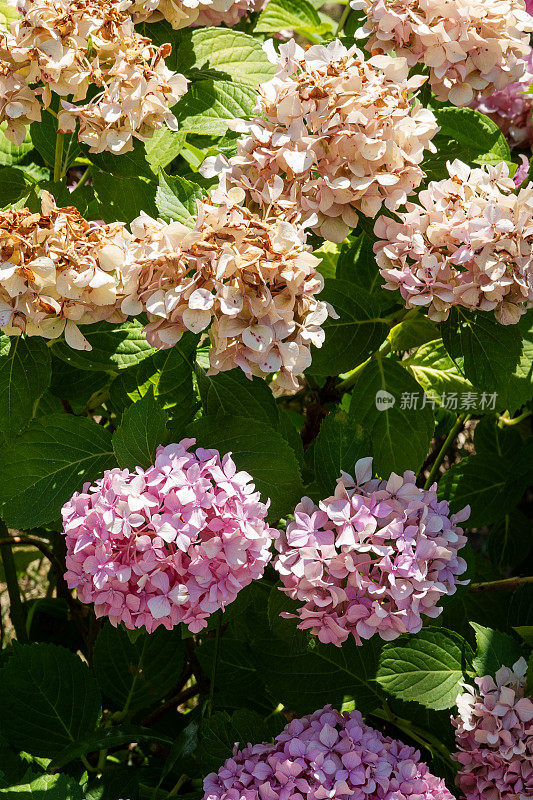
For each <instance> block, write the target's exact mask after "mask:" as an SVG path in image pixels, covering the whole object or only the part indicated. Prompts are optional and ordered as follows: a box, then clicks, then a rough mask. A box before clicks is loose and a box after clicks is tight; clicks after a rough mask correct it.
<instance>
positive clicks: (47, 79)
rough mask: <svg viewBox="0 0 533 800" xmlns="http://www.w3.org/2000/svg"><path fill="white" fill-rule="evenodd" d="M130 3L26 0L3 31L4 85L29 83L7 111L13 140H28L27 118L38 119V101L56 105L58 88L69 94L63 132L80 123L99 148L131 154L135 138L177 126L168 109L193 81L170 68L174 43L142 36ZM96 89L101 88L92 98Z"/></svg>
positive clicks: (64, 103)
mask: <svg viewBox="0 0 533 800" xmlns="http://www.w3.org/2000/svg"><path fill="white" fill-rule="evenodd" d="M124 6H125V4H124V3H122V2H120V0H114V1H112V2H109V0H19V2H18V5H17V8H18V10H19V12H20V13H21V15H22V17H21V19H17V20H15V21H13V22H12V24H11V27H10V30H9V31H6V32H3V33H0V58H1V59H2V62H3V70H4V72H6V70H7V75H6V77H5V78H4V80H5V81H7V84H8V85H7V87H4V88H7V89H8V90H9V89H10V88H11V91H13V88H12V87H11V84H13V82H14V81H18V80H22V81H24V82H25V83H26V88H24V87H23V86H21V87H16V89H17V91H16V93H15V96H14V98H13V99H12V100H10V102H9V103H8V104H6V105H5V106H4V108H3V115H2V116H0V121H2V119H4V118H5V119H7V121H8V129H7V134H8V135H9V136H11V138H12V140H13V141H15V142H16V143H18V144H19V143H20V142H21V141H22V139H23V138H24V132H25V125H26V123H27V121H31V120H33V119H35V118H38V117H37V113H38V110H37V109H38V105H39V103H40V104H42V106H43V107H44V108H48V107H49V105H50V103H51V101H52V93H54V94H57V95H59V96H60V98H62V99H61V109H60V113H59V122H58V124H59V130H60V131H63V132H70V131H73V130H74V129H75V127H76V121H79V126H80V127H79V133H78V138H79V140H80V141H81V142H83V143H85V144H87V145H89V147H90V150H91V152H94V153H99V152H102V151H104V150H110V151H111V152H113V153H124V152H127V151H128V150H132V149H133V139H134V138H137V139H141V140H143V141H144V140H146V139H148V138H149V137H150V136H151V135H152V134H153V132H154V131H155V130H157V129H159V128H161V127H162V126H163V125H165V124H166V125H168V127H170V128H171V129H172V130H176V129H177V122H176V118H175V117H174V115H173V114H172V112H171V111H170V110H169V109H170V107H171V106H173V105H175V104H176V103H177V102H178V100H179V99H180V97H181V96H182V95H183V94H185V92H186V90H187V80H186V79H185V78H184V77H183V75H180V74H179V73H175V72H171V71H170V70H169V69H168V68H167V67H166V66H165V62H164V58H165V57H166V56H168V55H169V53H170V50H171V48H170V45H168V44H165V45H163V46H162V47H155V46H154V45H153V44H152V43H151V41H150V40H149V39H147V38H146V37H143V36H141V35H140V34H139V33H138V32H137V31H136V30H135V28H134V26H133V21H132V19H131V17H130V15H129V14H128V13H127V11H125V10H124ZM1 83H2V81H1V80H0V85H1ZM91 87H96V93H95V94H94V96H92V97H91V99H90V100H88V101H87V100H86V98H87V93H88V91H89V89H90V88H91ZM67 96H72V102H70V101H67V100H66V99H65V98H66V97H67ZM83 101H86V102H83ZM0 109H2V105H0Z"/></svg>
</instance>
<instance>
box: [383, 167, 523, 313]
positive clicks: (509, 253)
mask: <svg viewBox="0 0 533 800" xmlns="http://www.w3.org/2000/svg"><path fill="white" fill-rule="evenodd" d="M447 167H448V173H449V176H450V177H449V178H446V179H445V180H442V181H432V182H431V183H430V184H429V186H428V188H427V189H425V190H424V191H422V192H420V195H419V202H418V203H407V210H406V211H405V212H402V213H398V214H397V216H398V218H399V220H398V221H396V220H394V219H391V218H390V217H385V216H381V217H380V218H379V219H378V220H377V222H376V225H375V227H374V232H375V234H376V236H377V237H378V239H379V241H378V242H376V244H375V245H374V251H375V253H376V261H377V263H378V266H379V268H380V272H381V275H382V276H383V277H384V278H385V280H386V284H385V288H386V289H399V290H400V292H401V295H402V297H403V299H404V300H405V303H406V306H407V308H413V307H415V306H427V308H428V316H429V317H430V318H431V319H434V320H437V321H439V320H444V319H446V318H447V317H448V315H449V312H450V309H451V308H452V307H453V306H461V307H463V308H468V309H470V310H475V309H480V310H482V311H494V313H495V315H496V318H497V319H498V321H499V322H501V323H502V324H503V325H511V324H514V323H517V322H518V321H519V319H520V317H521V315H522V314H523V313H524V312H525V311H526V309H527V308H528V307H529V306H531V304H532V303H533V183H528V184H527V185H526V186H524V187H523V188H521V189H519V190H518V191H515V184H514V181H513V179H512V178H511V177H509V168H508V166H507V164H505V163H501V164H498V165H496V166H484V167H478V168H476V169H472V168H471V167H469V166H467V165H466V164H463V163H462V162H461V161H458V160H456V161H454V162H453V163H452V164H450V163H448V165H447Z"/></svg>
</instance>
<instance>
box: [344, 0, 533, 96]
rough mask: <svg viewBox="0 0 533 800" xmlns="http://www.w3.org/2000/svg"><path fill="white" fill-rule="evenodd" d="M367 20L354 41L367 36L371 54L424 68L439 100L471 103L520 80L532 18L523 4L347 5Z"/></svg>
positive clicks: (375, 1) (361, 1) (402, 0)
mask: <svg viewBox="0 0 533 800" xmlns="http://www.w3.org/2000/svg"><path fill="white" fill-rule="evenodd" d="M350 5H351V7H352V8H354V9H356V10H363V11H364V12H365V14H366V15H367V19H366V21H365V24H364V25H363V27H361V28H360V29H359V30H358V31H357V33H356V37H358V38H366V37H367V36H369V35H370V39H369V41H368V44H367V45H366V46H367V48H368V49H369V50H370V51H371V52H372V53H389V52H390V51H391V50H394V51H395V52H396V54H397V55H398V56H403V57H404V58H406V59H407V62H408V64H409V66H410V67H413V66H415V65H416V64H425V65H426V66H427V67H429V72H430V83H431V88H432V90H433V92H434V93H435V95H436V97H437V98H438V99H439V100H443V101H449V102H450V103H453V104H454V105H456V106H465V105H468V104H469V103H471V102H472V100H473V99H474V95H475V94H476V93H478V92H481V93H482V94H483V95H484V96H488V95H490V94H492V92H494V91H495V90H500V89H503V88H504V87H505V86H507V84H509V83H513V82H515V81H518V80H520V78H521V77H522V75H523V74H524V70H525V65H524V61H523V59H524V58H525V56H526V55H527V53H528V49H529V34H530V33H531V32H532V31H533V18H532V17H531V16H530V15H529V14H528V13H527V11H526V6H525V3H524V0H352V2H351V3H350Z"/></svg>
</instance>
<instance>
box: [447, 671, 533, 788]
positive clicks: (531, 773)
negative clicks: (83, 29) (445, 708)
mask: <svg viewBox="0 0 533 800" xmlns="http://www.w3.org/2000/svg"><path fill="white" fill-rule="evenodd" d="M526 671H527V664H526V661H525V659H524V658H520V659H519V660H518V661H517V662H516V664H514V665H513V669H512V670H511V669H509V668H508V667H501V668H500V669H499V670H498V672H497V673H496V675H495V677H494V679H493V678H492V677H491V676H490V675H485V677H483V678H475V683H476V688H474V687H473V686H466V687H465V688H466V692H465V693H464V694H462V695H459V696H458V698H457V707H458V710H459V715H458V717H456V718H455V719H452V722H453V725H454V726H455V728H456V731H455V739H456V742H457V746H458V748H459V752H458V753H456V754H455V758H456V760H457V761H458V762H459V764H460V770H459V773H458V775H457V785H458V786H459V788H460V789H461V791H462V792H463V794H464V796H465V797H466V800H529V798H531V797H533V700H532V698H531V697H528V696H526V678H525V676H526Z"/></svg>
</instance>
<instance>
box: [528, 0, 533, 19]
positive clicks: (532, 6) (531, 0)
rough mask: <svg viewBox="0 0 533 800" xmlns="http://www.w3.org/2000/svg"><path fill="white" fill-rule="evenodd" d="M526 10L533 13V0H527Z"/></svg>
mask: <svg viewBox="0 0 533 800" xmlns="http://www.w3.org/2000/svg"><path fill="white" fill-rule="evenodd" d="M526 11H527V13H528V14H532V15H533V0H526Z"/></svg>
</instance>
